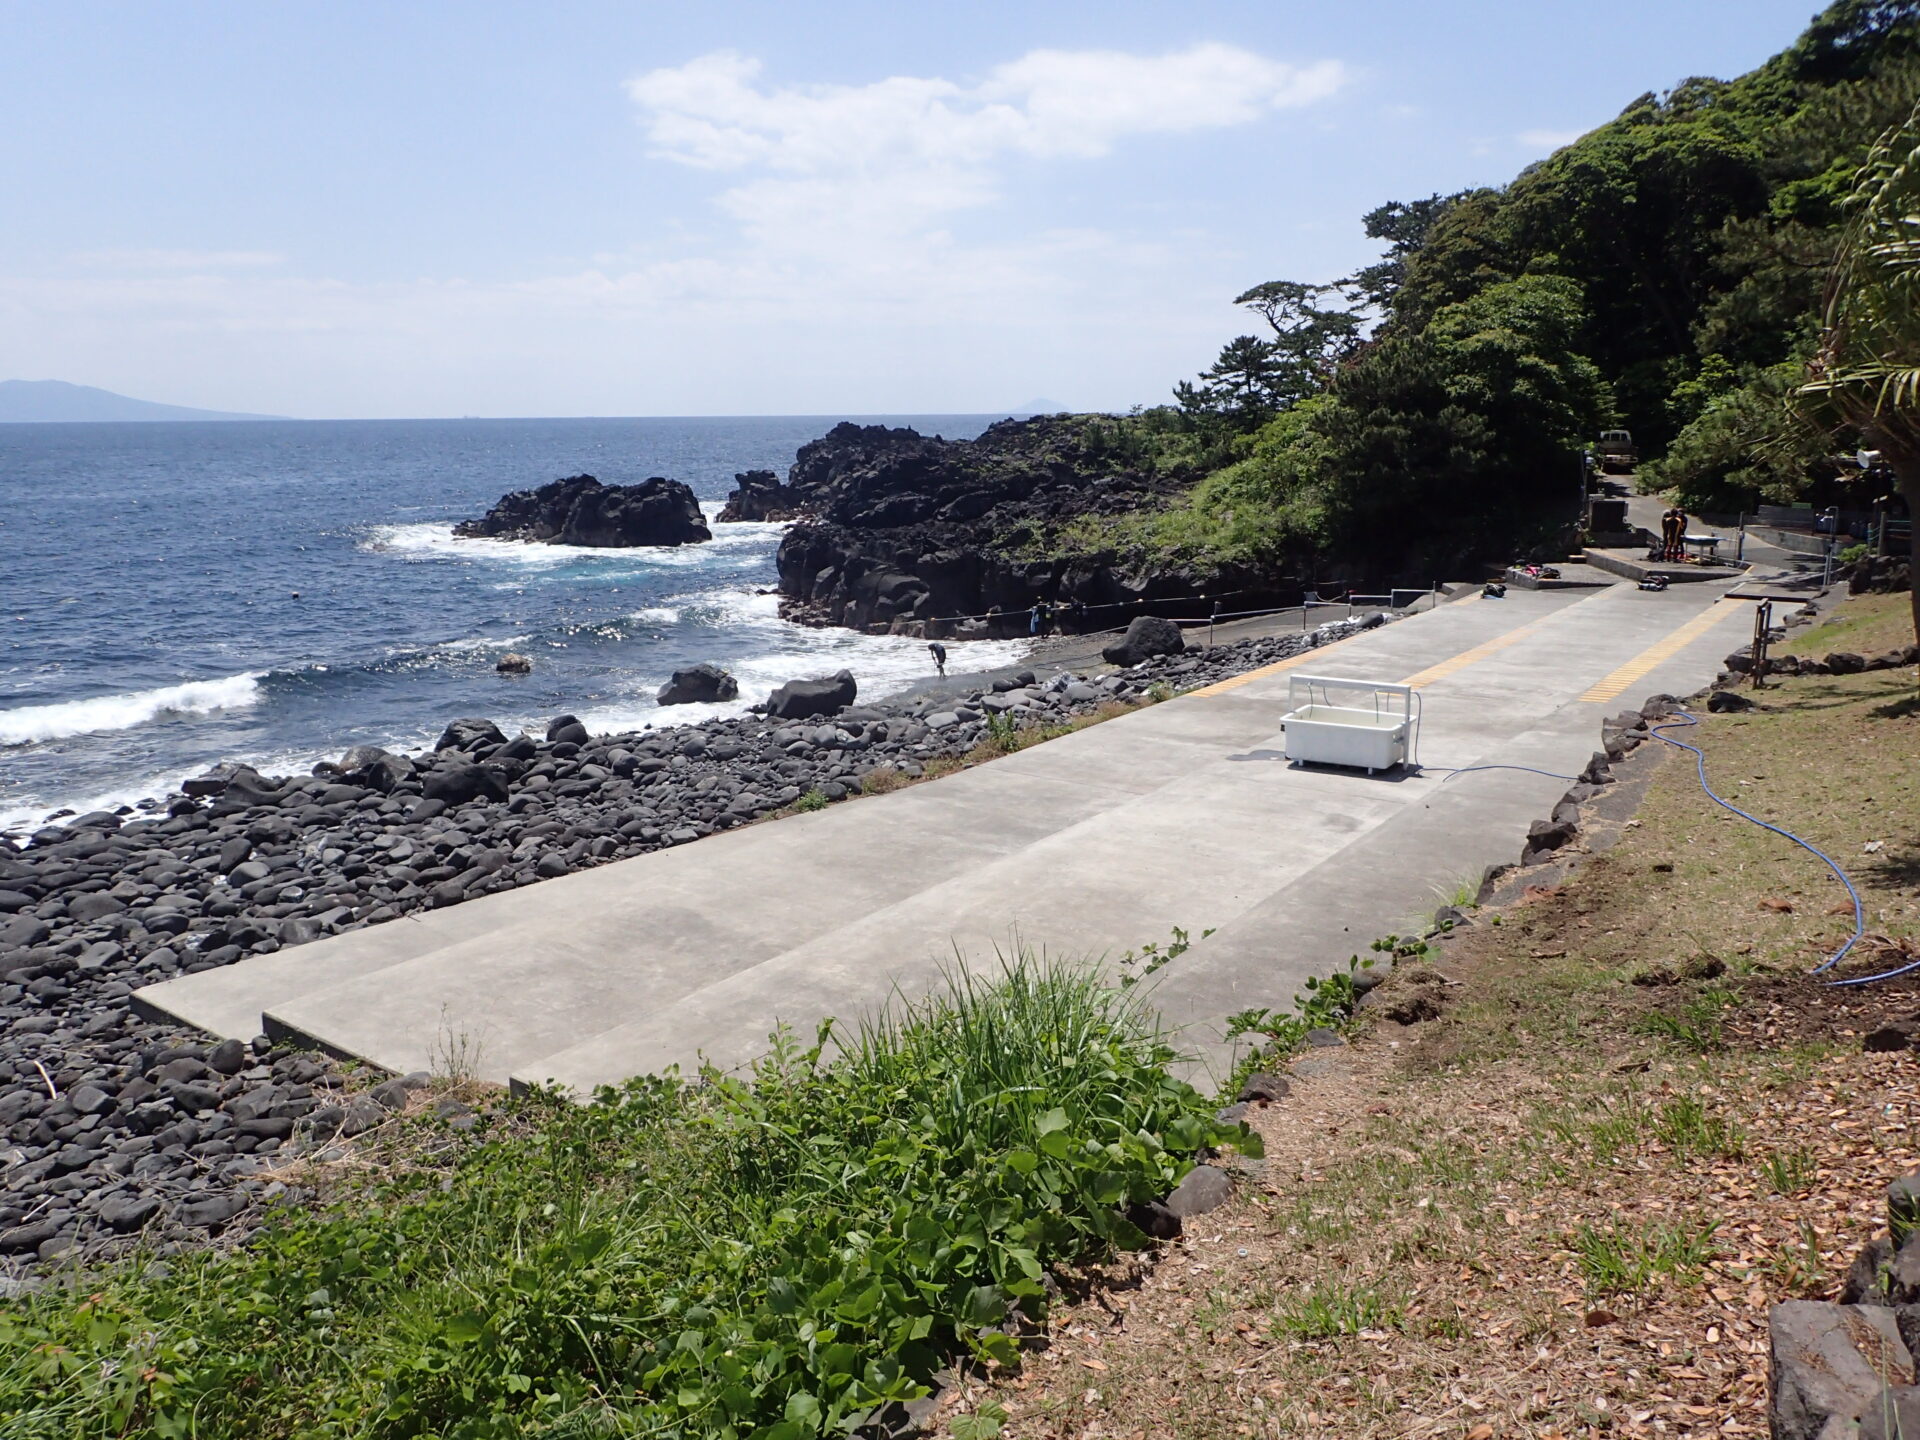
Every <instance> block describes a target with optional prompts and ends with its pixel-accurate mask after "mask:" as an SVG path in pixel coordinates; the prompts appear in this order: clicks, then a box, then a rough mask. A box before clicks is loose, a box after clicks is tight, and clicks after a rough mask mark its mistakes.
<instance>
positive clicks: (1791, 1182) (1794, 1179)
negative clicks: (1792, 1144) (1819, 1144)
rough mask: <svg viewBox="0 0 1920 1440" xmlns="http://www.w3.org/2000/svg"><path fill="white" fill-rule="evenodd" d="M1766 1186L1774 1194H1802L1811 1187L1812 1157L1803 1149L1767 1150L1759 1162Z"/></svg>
mask: <svg viewBox="0 0 1920 1440" xmlns="http://www.w3.org/2000/svg"><path fill="white" fill-rule="evenodd" d="M1760 1173H1761V1175H1762V1176H1764V1177H1765V1179H1766V1182H1767V1188H1768V1189H1770V1190H1772V1191H1773V1193H1774V1194H1776V1195H1803V1194H1805V1193H1806V1192H1807V1191H1809V1190H1811V1189H1812V1188H1813V1182H1814V1164H1813V1157H1812V1155H1811V1154H1809V1153H1808V1152H1807V1151H1805V1150H1803V1149H1798V1148H1796V1149H1792V1150H1769V1151H1768V1152H1767V1158H1766V1159H1765V1160H1763V1161H1761V1162H1760Z"/></svg>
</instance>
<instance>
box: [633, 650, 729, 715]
mask: <svg viewBox="0 0 1920 1440" xmlns="http://www.w3.org/2000/svg"><path fill="white" fill-rule="evenodd" d="M739 694H740V682H739V681H737V680H735V679H734V678H733V676H731V675H729V674H728V673H727V672H726V671H724V670H722V669H721V668H720V667H719V666H718V665H713V664H710V663H708V662H707V661H704V660H703V661H701V662H700V663H699V664H698V665H689V666H687V667H686V668H685V669H683V670H676V671H674V672H673V678H672V679H671V680H669V681H667V683H666V684H664V685H662V686H661V687H660V690H659V693H658V694H657V695H655V697H654V699H655V701H656V702H657V703H658V704H661V705H695V704H712V703H714V702H716V701H721V700H733V699H736V698H738V696H739Z"/></svg>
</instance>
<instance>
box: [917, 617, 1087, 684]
mask: <svg viewBox="0 0 1920 1440" xmlns="http://www.w3.org/2000/svg"><path fill="white" fill-rule="evenodd" d="M1003 613H1004V612H1002V610H1001V609H1000V607H999V606H998V605H990V606H988V607H987V614H986V619H987V623H988V625H989V627H991V629H993V630H995V631H998V630H999V628H1000V621H1001V616H1002V614H1003ZM1066 618H1067V621H1068V624H1069V627H1070V629H1071V631H1072V633H1074V634H1080V633H1081V632H1083V631H1085V630H1086V628H1087V603H1086V601H1084V600H1076V601H1074V602H1073V604H1072V605H1071V606H1069V607H1068V608H1067V612H1066ZM1058 625H1059V618H1058V616H1057V615H1056V612H1055V610H1054V607H1053V604H1052V602H1051V601H1047V600H1042V601H1039V602H1038V603H1037V604H1035V605H1034V607H1033V608H1032V609H1031V610H1029V611H1028V612H1027V634H1028V635H1029V636H1031V637H1032V638H1033V639H1035V640H1038V639H1039V638H1040V637H1041V636H1042V635H1051V634H1053V633H1054V630H1055V629H1056V628H1057V627H1058ZM927 651H928V653H929V654H931V655H932V656H933V663H934V665H935V667H937V668H938V670H939V671H940V673H941V674H942V675H945V674H946V673H947V647H946V646H944V645H942V644H941V643H940V642H939V641H938V640H935V641H932V642H931V643H930V644H928V646H927Z"/></svg>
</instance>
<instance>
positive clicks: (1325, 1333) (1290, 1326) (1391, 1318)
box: [1273, 1283, 1402, 1340]
mask: <svg viewBox="0 0 1920 1440" xmlns="http://www.w3.org/2000/svg"><path fill="white" fill-rule="evenodd" d="M1401 1319H1402V1312H1401V1308H1400V1306H1399V1305H1398V1304H1396V1303H1394V1302H1393V1301H1391V1300H1389V1299H1387V1298H1386V1297H1385V1296H1383V1295H1382V1294H1381V1292H1380V1291H1378V1290H1376V1289H1373V1288H1372V1287H1371V1286H1366V1285H1341V1284H1337V1283H1335V1284H1323V1285H1318V1286H1315V1287H1313V1288H1311V1289H1303V1290H1299V1291H1297V1292H1295V1293H1294V1294H1292V1295H1289V1296H1288V1297H1287V1298H1286V1299H1284V1300H1282V1301H1281V1302H1280V1304H1279V1305H1278V1306H1277V1307H1276V1308H1275V1311H1274V1318H1273V1333H1274V1334H1275V1335H1276V1336H1278V1337H1279V1338H1281V1339H1283V1340H1327V1339H1331V1338H1333V1337H1334V1336H1336V1335H1358V1334H1359V1333H1360V1332H1361V1331H1362V1330H1395V1329H1398V1328H1399V1326H1400V1322H1401Z"/></svg>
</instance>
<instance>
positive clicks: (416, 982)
mask: <svg viewBox="0 0 1920 1440" xmlns="http://www.w3.org/2000/svg"><path fill="white" fill-rule="evenodd" d="M1724 588H1725V587H1724V586H1719V585H1697V586H1685V587H1675V588H1674V589H1672V590H1669V591H1667V592H1664V593H1660V594H1651V593H1643V592H1640V591H1637V590H1635V589H1634V588H1633V587H1631V586H1627V585H1621V586H1616V587H1613V588H1611V589H1605V590H1589V591H1560V592H1551V591H1547V592H1529V591H1521V590H1518V589H1514V590H1510V591H1509V592H1508V594H1507V596H1506V598H1505V599H1498V600H1496V599H1481V598H1478V597H1477V596H1476V597H1474V598H1471V599H1468V600H1463V601H1458V602H1455V603H1453V604H1448V605H1442V606H1440V607H1439V608H1437V609H1435V610H1433V611H1431V612H1430V613H1427V614H1423V615H1417V616H1414V617H1412V618H1410V619H1406V620H1402V621H1400V622H1398V623H1396V624H1393V625H1389V626H1386V627H1383V628H1382V629H1379V630H1376V631H1370V632H1367V633H1365V634H1363V635H1360V636H1357V637H1355V638H1353V639H1350V640H1347V641H1344V642H1341V643H1340V644H1339V645H1337V646H1333V647H1328V648H1326V649H1323V650H1320V651H1317V652H1314V653H1313V654H1312V655H1310V656H1307V657H1301V658H1300V659H1298V660H1294V661H1289V662H1285V663H1283V664H1282V665H1280V666H1276V667H1271V668H1270V669H1268V670H1266V671H1262V672H1256V673H1254V674H1252V675H1247V676H1241V677H1237V678H1235V679H1233V680H1229V681H1226V682H1224V683H1222V684H1219V685H1216V686H1213V687H1211V688H1210V689H1208V690H1205V691H1200V692H1196V693H1195V694H1193V695H1190V696H1184V697H1182V698H1180V699H1177V700H1174V701H1171V702H1168V703H1166V704H1163V705H1159V706H1155V707H1152V708H1150V709H1147V710H1143V711H1139V712H1136V713H1134V714H1131V715H1128V716H1125V717H1123V718H1121V719H1117V720H1113V721H1109V722H1107V723H1105V724H1103V725H1098V726H1095V727H1093V728H1091V729H1088V730H1085V731H1081V732H1079V733H1077V734H1074V735H1071V736H1068V737H1065V738H1063V739H1059V740H1054V741H1051V742H1049V743H1047V744H1045V745H1040V746H1036V747H1034V748H1033V749H1031V750H1026V751H1022V752H1020V753H1018V754H1016V755H1013V756H1009V757H1007V758H1005V759H1001V760H997V761H994V762H993V763H991V764H988V765H983V766H979V767H976V768H975V769H972V770H969V771H965V772H962V773H960V774H957V775H953V776H950V777H948V778H945V779H942V780H938V781H935V782H931V783H928V784H923V785H918V786H913V787H910V788H908V789H906V790H902V791H898V792H896V793H894V794H890V795H885V796H879V797H872V798H866V799H861V800H858V801H855V802H852V803H848V804H844V805H839V806H835V807H832V808H831V809H828V810H825V811H821V812H818V813H814V814H809V815H799V816H794V817H791V818H788V819H784V820H780V821H776V822H773V823H770V824H762V825H755V826H750V827H747V828H745V829H742V830H736V831H729V832H726V833H723V834H720V835H716V836H713V837H710V838H708V839H705V840H701V841H699V842H697V843H695V844H691V845H685V846H680V847H677V848H675V849H672V850H666V851H660V852H656V853H653V854H649V855H644V856H640V857H636V858H634V859H631V860H626V861H622V862H619V863H617V864H613V865H608V866H604V867H601V868H599V869H595V870H590V871H585V872H582V873H580V874H576V875H571V876H567V877H565V878H562V879H558V880H551V881H547V882H545V883H543V884H540V885H536V886H532V887H529V888H526V889H521V890H515V891H510V892H506V893H503V894H498V895H491V896H487V897H485V898H483V899H480V900H475V901H470V902H468V903H466V904H463V905H458V906H454V907H452V908H449V909H446V910H437V911H432V912H428V913H425V914H422V915H419V916H415V917H409V918H407V919H403V920H398V921H394V922H391V923H389V924H387V925H383V926H379V927H376V928H371V929H367V930H361V931H355V932H352V933H350V934H347V935H343V936H338V937H335V938H332V939H327V940H322V941H319V942H316V943H314V944H310V945H304V946H298V947H294V948H291V949H288V950H283V951H281V952H279V953H277V954H274V955H270V956H261V957H257V958H254V959H250V960H247V961H244V962H242V963H240V964H238V965H233V966H229V967H226V968H224V969H220V970H213V971H205V972H202V973H200V974H198V975H191V976H185V977H182V978H180V979H177V980H173V981H169V982H167V983H165V984H163V985H157V986H151V987H149V988H147V989H146V990H144V991H142V992H141V993H140V1002H141V1003H142V1004H143V1005H145V1006H147V1007H150V1008H152V1009H156V1010H159V1011H164V1012H166V1013H169V1014H172V1015H175V1016H178V1017H180V1018H182V1019H185V1020H187V1021H189V1022H191V1023H193V1024H195V1025H198V1026H200V1027H201V1028H203V1029H207V1030H210V1031H213V1032H215V1033H219V1034H223V1035H237V1036H251V1035H253V1034H255V1033H257V1032H258V1031H260V1030H261V1028H262V1024H263V1016H264V1017H265V1021H264V1023H265V1025H266V1028H267V1030H268V1033H273V1034H291V1035H294V1036H298V1037H304V1038H306V1039H308V1040H311V1041H314V1042H318V1043H320V1044H322V1045H324V1046H325V1047H327V1048H329V1049H332V1050H335V1051H338V1052H341V1053H345V1054H351V1055H355V1056H359V1057H363V1058H366V1059H370V1060H372V1061H375V1062H376V1063H378V1064H381V1065H384V1066H387V1067H389V1068H391V1069H394V1070H398V1071H406V1070H412V1069H417V1068H423V1067H430V1066H434V1065H442V1066H444V1065H445V1064H446V1063H447V1062H448V1058H449V1055H450V1054H452V1053H453V1052H462V1054H463V1063H464V1064H465V1065H466V1066H467V1067H469V1068H471V1069H473V1070H474V1071H476V1072H477V1073H478V1074H480V1075H482V1076H483V1077H486V1078H490V1079H495V1080H505V1079H508V1078H512V1079H515V1080H518V1081H525V1082H540V1081H556V1082H559V1083H561V1084H564V1085H568V1086H572V1087H575V1088H576V1089H580V1090H586V1089H590V1088H591V1087H592V1086H594V1085H597V1084H601V1083H606V1082H613V1081H618V1080H620V1079H623V1078H625V1077H626V1076H629V1075H632V1074H638V1073H643V1072H647V1071H652V1070H658V1069H660V1068H663V1067H665V1066H667V1065H675V1064H677V1065H680V1066H682V1067H690V1066H692V1065H694V1064H697V1063H698V1062H699V1061H700V1060H701V1059H702V1058H705V1059H708V1060H711V1061H713V1062H714V1063H716V1064H719V1065H722V1066H724V1067H734V1066H739V1065H742V1064H744V1063H746V1062H749V1061H750V1060H752V1059H753V1058H754V1057H755V1056H756V1055H758V1054H760V1053H762V1051H763V1050H764V1043H765V1037H766V1036H767V1034H768V1033H769V1031H770V1030H771V1029H772V1028H773V1027H774V1025H775V1024H776V1023H778V1022H786V1023H789V1024H792V1025H793V1026H795V1027H796V1028H797V1029H799V1030H800V1031H801V1032H802V1033H804V1034H807V1035H810V1034H811V1033H812V1029H813V1026H814V1024H815V1023H816V1022H817V1021H818V1019H819V1018H821V1017H822V1016H825V1015H829V1014H831V1015H838V1016H842V1017H847V1016H852V1015H856V1014H858V1013H860V1012H861V1011H863V1010H866V1009H868V1008H870V1007H872V1006H875V1005H878V1004H881V1003H883V1002H885V1001H886V1000H887V998H888V996H889V995H890V994H891V993H892V992H893V991H894V990H895V989H896V988H897V989H898V990H900V991H901V992H904V993H907V994H914V993H921V992H924V991H925V990H926V989H927V988H928V987H929V986H930V985H932V984H933V983H935V982H936V981H937V979H938V977H939V974H940V972H941V970H942V968H943V967H948V966H952V965H954V964H955V963H958V962H957V960H956V956H958V957H963V958H964V961H965V963H968V964H974V965H978V964H981V963H988V964H990V963H992V956H993V952H994V949H995V947H996V946H998V947H1001V948H1005V947H1007V946H1008V945H1010V944H1012V943H1014V937H1015V936H1016V935H1017V936H1018V937H1019V939H1020V940H1021V941H1024V942H1025V943H1027V944H1029V945H1032V946H1035V947H1037V948H1044V949H1045V950H1047V951H1048V952H1051V953H1070V954H1091V955H1103V956H1106V957H1108V959H1109V961H1110V962H1111V961H1112V959H1113V957H1117V956H1119V955H1120V954H1122V953H1123V952H1125V951H1126V950H1128V949H1130V948H1136V947H1138V946H1140V945H1141V944H1143V943H1145V942H1147V941H1150V940H1151V941H1161V942H1164V941H1165V940H1166V939H1167V938H1168V936H1169V934H1170V932H1171V930H1172V929H1173V927H1174V926H1176V925H1177V926H1180V927H1182V928H1183V929H1185V930H1187V931H1188V932H1189V933H1190V934H1191V935H1193V936H1194V937H1196V938H1197V937H1199V936H1200V934H1201V932H1202V931H1203V930H1209V929H1211V930H1212V931H1213V932H1214V933H1213V934H1212V935H1211V936H1209V937H1208V938H1207V939H1205V940H1201V941H1198V943H1196V944H1195V945H1194V946H1193V948H1192V949H1191V950H1189V951H1188V952H1187V953H1186V954H1185V955H1183V956H1182V957H1181V958H1180V959H1179V960H1178V961H1176V962H1175V963H1173V964H1172V965H1170V966H1168V967H1167V968H1166V969H1165V970H1163V971H1162V972H1161V973H1160V975H1158V976H1156V977H1155V989H1154V992H1153V993H1154V996H1155V999H1156V1001H1157V1003H1158V1004H1159V1005H1160V1006H1161V1007H1162V1009H1163V1010H1164V1011H1165V1013H1166V1015H1167V1017H1168V1018H1169V1019H1170V1020H1171V1021H1173V1022H1174V1023H1176V1024H1178V1025H1180V1026H1181V1027H1183V1029H1184V1031H1185V1033H1186V1036H1187V1039H1188V1040H1189V1042H1190V1043H1192V1044H1193V1045H1194V1046H1195V1047H1196V1048H1197V1049H1198V1050H1199V1051H1200V1052H1201V1053H1202V1054H1203V1056H1204V1057H1205V1058H1207V1059H1208V1060H1209V1061H1211V1062H1214V1063H1219V1062H1223V1061H1224V1059H1225V1058H1226V1054H1225V1051H1224V1050H1223V1048H1222V1047H1221V1044H1220V1036H1221V1031H1222V1028H1223V1021H1224V1017H1226V1016H1228V1015H1230V1014H1232V1013H1233V1012H1235V1011H1238V1010H1241V1009H1243V1008H1246V1007H1249V1006H1258V1005H1278V1004H1283V1003H1285V1002H1286V1001H1287V1000H1289V999H1290V997H1291V996H1292V995H1293V994H1294V993H1295V991H1296V990H1298V989H1299V988H1300V987H1301V985H1302V983H1303V982H1304V981H1305V979H1306V978H1307V977H1308V976H1309V975H1311V974H1315V973H1321V972H1324V971H1325V970H1326V969H1327V968H1328V967H1329V966H1331V965H1335V964H1339V963H1341V962H1343V961H1344V960H1345V958H1346V956H1347V955H1348V954H1349V953H1352V952H1354V951H1362V952H1364V951H1365V949H1366V946H1367V943H1368V942H1369V941H1371V940H1372V939H1373V938H1374V937H1375V936H1378V935H1381V934H1384V933H1386V932H1389V931H1400V932H1404V931H1406V930H1407V929H1408V928H1409V927H1411V926H1412V925H1414V924H1416V923H1418V921H1419V919H1420V918H1421V917H1422V916H1424V915H1426V914H1429V913H1431V911H1432V910H1433V909H1434V908H1435V906H1436V905H1437V904H1438V903H1440V902H1439V898H1438V897H1439V896H1440V895H1441V894H1443V893H1445V892H1446V891H1449V890H1451V889H1452V888H1453V887H1454V886H1455V885H1456V884H1457V883H1459V882H1461V881H1469V882H1477V881H1478V878H1479V876H1480V873H1481V871H1482V869H1483V868H1484V867H1485V866H1486V865H1488V864H1489V863H1494V862H1499V861H1510V860H1513V859H1516V858H1517V856H1518V852H1519V849H1520V845H1521V840H1522V838H1523V836H1524V834H1525V832H1526V828H1527V825H1528V823H1529V822H1530V821H1531V820H1532V819H1534V818H1536V817H1538V816H1541V815H1544V814H1546V813H1547V812H1548V811H1549V810H1550V809H1551V807H1552V805H1553V803H1554V801H1555V799H1556V798H1557V797H1558V796H1559V794H1560V793H1561V792H1562V791H1563V790H1564V789H1565V788H1566V783H1567V782H1566V781H1565V780H1562V779H1554V778H1549V777H1547V776H1542V775H1535V774H1530V773H1525V772H1522V771H1516V770H1491V771H1481V772H1474V773H1466V774H1460V775H1457V776H1452V777H1449V775H1448V773H1447V771H1446V770H1445V769H1443V768H1441V767H1468V766H1474V765H1484V764H1491V763H1504V764H1511V765H1525V766H1534V767H1538V768H1539V769H1542V770H1547V771H1554V772H1558V773H1559V774H1561V775H1571V774H1573V773H1574V772H1577V771H1578V770H1579V769H1580V768H1581V766H1582V765H1583V764H1584V763H1585V762H1586V760H1587V758H1588V756H1589V755H1590V753H1591V752H1592V751H1593V750H1594V749H1595V748H1596V746H1597V743H1598V738H1599V725H1600V721H1601V719H1602V718H1603V717H1604V716H1605V715H1606V714H1608V713H1611V711H1613V710H1617V709H1619V708H1622V702H1625V703H1631V702H1634V701H1637V700H1638V699H1639V698H1640V697H1641V696H1643V695H1646V694H1648V693H1651V692H1654V691H1660V690H1666V691H1672V692H1675V693H1684V692H1688V691H1691V690H1694V689H1697V688H1698V687H1699V686H1701V685H1703V684H1704V683H1706V682H1707V681H1708V680H1709V679H1711V678H1712V676H1713V675H1714V674H1715V672H1716V671H1717V669H1718V662H1719V658H1720V657H1721V656H1722V655H1724V654H1725V653H1726V652H1727V651H1728V650H1729V649H1732V648H1733V647H1734V646H1736V645H1738V644H1740V643H1742V642H1743V641H1744V640H1745V638H1746V636H1747V632H1748V631H1749V630H1750V628H1751V625H1752V607H1751V606H1750V605H1748V604H1744V603H1740V602H1737V601H1720V600H1719V594H1720V592H1721V591H1723V590H1724ZM1303 668H1304V669H1305V670H1306V671H1310V672H1311V673H1316V674H1336V675H1343V676H1353V677H1356V678H1363V679H1373V680H1393V681H1403V680H1410V681H1412V683H1414V684H1415V685H1417V686H1418V687H1420V693H1421V695H1422V697H1423V700H1424V705H1425V712H1426V725H1425V733H1424V737H1423V740H1422V744H1421V754H1420V758H1421V760H1422V761H1423V762H1424V764H1425V765H1426V766H1427V767H1430V768H1427V769H1425V770H1424V771H1422V772H1421V773H1419V774H1417V775H1411V776H1403V775H1391V776H1389V775H1382V776H1375V777H1368V776H1366V775H1364V774H1360V773H1356V772H1346V771H1332V770H1325V769H1311V770H1309V769H1299V768H1295V767H1292V766H1290V765H1288V764H1287V763H1286V762H1285V760H1284V758H1283V755H1282V749H1283V744H1284V740H1283V737H1282V734H1281V727H1280V724H1279V717H1280V716H1281V714H1283V713H1284V711H1285V709H1286V703H1287V688H1288V679H1289V677H1288V673H1287V672H1288V671H1290V670H1300V669H1303Z"/></svg>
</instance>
